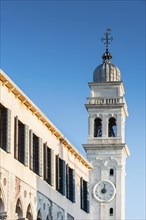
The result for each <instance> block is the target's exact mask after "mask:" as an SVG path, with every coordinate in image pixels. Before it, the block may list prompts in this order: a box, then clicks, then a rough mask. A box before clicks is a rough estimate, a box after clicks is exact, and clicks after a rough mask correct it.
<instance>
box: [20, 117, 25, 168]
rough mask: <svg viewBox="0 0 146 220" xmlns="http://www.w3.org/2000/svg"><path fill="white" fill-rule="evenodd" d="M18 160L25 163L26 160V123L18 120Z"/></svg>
mask: <svg viewBox="0 0 146 220" xmlns="http://www.w3.org/2000/svg"><path fill="white" fill-rule="evenodd" d="M18 160H19V161H20V162H21V163H23V164H24V160H25V136H24V124H22V123H21V122H20V121H19V120H18Z"/></svg>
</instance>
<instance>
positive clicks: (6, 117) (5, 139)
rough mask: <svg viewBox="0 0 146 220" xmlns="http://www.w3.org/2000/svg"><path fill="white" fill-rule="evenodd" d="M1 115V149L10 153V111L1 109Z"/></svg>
mask: <svg viewBox="0 0 146 220" xmlns="http://www.w3.org/2000/svg"><path fill="white" fill-rule="evenodd" d="M1 114H2V141H1V144H2V146H1V147H2V149H4V150H5V151H7V152H8V153H10V151H11V110H10V109H7V108H2V109H1Z"/></svg>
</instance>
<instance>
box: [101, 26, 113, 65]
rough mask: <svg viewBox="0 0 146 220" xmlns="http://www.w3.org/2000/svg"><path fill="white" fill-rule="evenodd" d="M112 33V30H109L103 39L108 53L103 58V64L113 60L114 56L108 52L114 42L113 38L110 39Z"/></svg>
mask: <svg viewBox="0 0 146 220" xmlns="http://www.w3.org/2000/svg"><path fill="white" fill-rule="evenodd" d="M110 31H111V29H109V28H107V30H106V33H104V35H105V37H102V38H101V41H102V42H104V44H105V45H106V51H105V53H104V54H103V56H102V59H103V62H110V60H111V59H112V55H111V54H110V53H109V51H108V47H109V44H110V43H111V41H112V40H113V37H110V33H109V32H110Z"/></svg>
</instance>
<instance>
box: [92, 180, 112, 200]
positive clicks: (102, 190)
mask: <svg viewBox="0 0 146 220" xmlns="http://www.w3.org/2000/svg"><path fill="white" fill-rule="evenodd" d="M115 194H116V188H115V186H114V184H113V183H112V182H110V181H108V180H101V181H100V182H98V183H97V184H96V185H95V186H94V188H93V196H94V198H95V199H96V200H97V201H98V202H110V201H111V200H112V199H113V198H114V196H115Z"/></svg>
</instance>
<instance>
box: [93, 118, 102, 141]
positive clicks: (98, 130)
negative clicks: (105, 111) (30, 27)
mask: <svg viewBox="0 0 146 220" xmlns="http://www.w3.org/2000/svg"><path fill="white" fill-rule="evenodd" d="M94 137H102V120H101V119H100V118H95V120H94Z"/></svg>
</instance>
